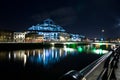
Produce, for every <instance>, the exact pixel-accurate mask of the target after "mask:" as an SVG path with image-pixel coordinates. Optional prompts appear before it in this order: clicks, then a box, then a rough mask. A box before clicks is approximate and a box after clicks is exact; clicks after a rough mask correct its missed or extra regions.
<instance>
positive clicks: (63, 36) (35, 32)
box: [25, 19, 69, 42]
mask: <svg viewBox="0 0 120 80" xmlns="http://www.w3.org/2000/svg"><path fill="white" fill-rule="evenodd" d="M68 38H69V34H68V33H66V32H65V30H64V29H63V28H62V27H61V26H59V25H56V24H55V23H54V22H53V21H52V20H51V19H46V20H44V22H43V24H37V25H36V26H32V27H30V28H28V34H26V40H25V41H26V42H41V41H66V40H68Z"/></svg>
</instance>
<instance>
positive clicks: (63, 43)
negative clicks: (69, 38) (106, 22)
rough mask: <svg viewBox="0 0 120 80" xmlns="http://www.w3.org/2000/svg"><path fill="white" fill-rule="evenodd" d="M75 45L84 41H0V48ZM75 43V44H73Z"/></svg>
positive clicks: (14, 48) (13, 48) (82, 43)
mask: <svg viewBox="0 0 120 80" xmlns="http://www.w3.org/2000/svg"><path fill="white" fill-rule="evenodd" d="M65 44H66V45H69V47H70V46H74V47H75V46H77V45H85V44H88V43H84V42H42V43H12V42H11V43H9V42H8V43H0V50H16V49H37V48H49V47H52V46H54V47H63V46H64V45H65ZM73 44H77V45H73Z"/></svg>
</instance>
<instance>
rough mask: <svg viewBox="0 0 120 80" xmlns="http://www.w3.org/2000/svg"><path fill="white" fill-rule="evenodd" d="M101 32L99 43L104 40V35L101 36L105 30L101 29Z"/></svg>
mask: <svg viewBox="0 0 120 80" xmlns="http://www.w3.org/2000/svg"><path fill="white" fill-rule="evenodd" d="M101 32H102V36H101V41H103V40H104V35H103V34H104V32H105V30H104V29H102V30H101Z"/></svg>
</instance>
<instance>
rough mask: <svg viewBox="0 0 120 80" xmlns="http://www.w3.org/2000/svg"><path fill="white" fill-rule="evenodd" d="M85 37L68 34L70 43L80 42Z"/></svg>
mask: <svg viewBox="0 0 120 80" xmlns="http://www.w3.org/2000/svg"><path fill="white" fill-rule="evenodd" d="M84 38H85V36H82V35H79V34H70V40H71V41H82V39H84Z"/></svg>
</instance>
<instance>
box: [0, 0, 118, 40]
mask: <svg viewBox="0 0 120 80" xmlns="http://www.w3.org/2000/svg"><path fill="white" fill-rule="evenodd" d="M47 18H51V19H52V20H53V21H54V22H55V23H56V24H58V25H60V26H62V27H63V28H64V29H65V30H66V31H67V32H68V33H77V34H81V35H84V36H86V37H89V38H100V37H101V30H102V29H104V30H105V32H104V37H105V38H110V37H111V38H115V37H120V0H0V29H10V30H14V31H24V30H27V28H29V27H31V26H32V25H37V24H41V23H43V20H45V19H47Z"/></svg>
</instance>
